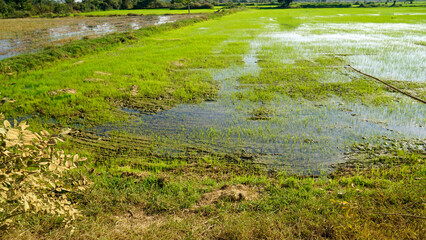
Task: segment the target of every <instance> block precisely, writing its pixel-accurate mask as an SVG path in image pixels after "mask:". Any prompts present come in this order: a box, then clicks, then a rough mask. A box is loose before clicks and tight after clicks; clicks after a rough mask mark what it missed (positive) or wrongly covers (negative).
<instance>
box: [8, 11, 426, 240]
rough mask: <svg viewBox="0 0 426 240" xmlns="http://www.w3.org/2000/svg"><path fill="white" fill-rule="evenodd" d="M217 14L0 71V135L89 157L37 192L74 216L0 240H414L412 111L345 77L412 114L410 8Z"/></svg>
mask: <svg viewBox="0 0 426 240" xmlns="http://www.w3.org/2000/svg"><path fill="white" fill-rule="evenodd" d="M222 14H223V15H222ZM222 14H221V15H203V16H201V17H198V18H197V19H196V18H194V19H186V20H183V21H186V22H182V21H176V22H174V23H166V24H164V25H162V26H163V27H164V28H161V29H160V27H159V28H156V27H154V28H148V29H134V30H132V32H131V33H126V34H123V35H118V34H112V35H107V36H106V37H100V38H98V40H97V42H98V43H102V42H103V41H105V42H107V43H108V41H111V42H113V40H114V41H115V42H114V44H111V45H110V46H107V47H104V48H102V49H100V50H98V51H93V52H90V51H89V52H85V51H82V52H81V54H76V55H70V56H71V57H70V56H68V55H66V54H65V55H66V56H64V57H61V55H60V54H59V55H60V57H58V58H55V55H54V56H51V57H52V59H53V60H51V61H50V60H49V61H46V65H43V66H35V67H28V68H25V70H20V69H18V68H17V67H16V66H27V65H29V66H32V65H30V63H28V62H26V61H30V60H31V59H36V57H35V58H30V56H31V55H22V56H17V57H11V58H8V59H4V60H0V70H2V69H6V70H7V71H4V70H3V72H4V73H2V74H0V92H1V98H2V102H1V105H0V108H1V109H0V110H1V111H0V112H3V113H4V115H5V117H6V119H9V120H12V119H18V121H23V120H26V121H28V123H29V125H30V127H29V129H30V130H32V131H40V130H41V129H47V130H48V131H49V132H51V134H52V136H54V137H55V139H61V140H63V141H64V142H61V143H58V144H57V145H56V146H53V145H52V146H50V147H51V150H52V149H58V150H65V152H67V154H68V152H70V153H78V154H79V156H81V157H87V158H88V159H87V161H85V162H84V163H81V164H80V163H79V165H78V166H76V168H75V169H73V170H71V171H69V172H67V174H65V175H64V176H63V179H64V182H65V183H66V185H67V186H60V188H57V187H54V188H53V189H51V188H47V190H46V191H48V192H50V193H54V194H53V195H55V194H56V195H55V196H64V195H66V196H67V197H68V198H67V199H69V200H70V202H71V203H72V204H73V206H75V207H76V208H77V209H78V210H79V211H80V213H81V215H80V216H78V217H77V218H76V219H73V220H68V219H65V218H64V217H63V216H62V215H59V216H58V215H52V214H50V213H40V212H39V213H34V214H30V213H29V212H28V213H24V214H22V215H17V216H14V217H11V219H12V220H13V221H10V222H12V223H11V225H10V226H13V228H9V229H8V230H7V231H5V234H4V235H1V234H2V232H0V236H2V237H3V236H4V238H5V239H18V238H19V239H64V238H65V239H141V238H142V239H423V238H424V236H425V234H426V232H425V229H426V227H425V221H424V216H425V213H426V212H425V207H424V206H425V205H424V197H425V194H426V193H425V182H424V180H425V173H426V168H425V164H424V163H425V159H426V158H425V153H426V107H425V105H424V103H422V102H421V101H418V100H415V99H413V98H411V97H408V96H406V95H404V94H401V93H400V92H398V91H395V90H393V89H391V88H389V87H387V86H385V85H384V84H382V83H380V82H378V81H376V80H374V79H373V78H371V77H367V76H365V75H363V74H360V73H359V72H357V71H355V70H354V69H358V70H360V71H361V72H364V73H366V74H370V75H372V76H374V77H377V78H379V79H381V80H383V81H384V82H386V83H388V84H390V85H392V86H394V87H396V88H397V89H399V90H400V91H402V92H405V93H406V94H408V95H411V96H415V97H417V98H418V99H420V100H426V79H425V76H426V74H425V73H426V72H425V71H426V70H425V69H426V66H425V65H426V64H425V56H426V49H425V36H426V19H425V18H424V15H425V14H426V9H425V8H418V7H410V8H403V7H398V8H351V9H247V10H244V11H237V12H234V13H232V14H224V13H222ZM153 18H156V19H157V20H159V19H158V18H159V17H155V16H153ZM113 19H120V17H114V18H113ZM123 19H132V18H123ZM128 23H129V22H126V24H124V23H123V26H124V25H125V26H127V27H126V28H128V27H130V28H131V25H128ZM120 24H121V23H120ZM28 26H29V25H28ZM0 27H4V26H0ZM9 27H10V26H9ZM166 27H167V28H166ZM28 28H33V27H28ZM64 28H67V27H64ZM64 32H65V33H67V32H68V30H64ZM111 36H114V37H115V38H113V37H111ZM123 36H125V37H128V38H129V39H130V40H129V41H127V40H126V41H120V39H121V38H124V37H123ZM93 39H95V38H93ZM110 39H113V40H110ZM117 39H118V40H117ZM91 40H92V39H82V40H79V41H76V43H75V45H71V47H70V49H71V50H72V49H74V48H76V49H78V48H84V47H87V46H89V47H91V46H93V45H90V44H88V42H86V41H91ZM89 43H92V42H89ZM2 44H3V45H7V44H8V43H4V42H2ZM52 49H53V50H52V51H53V53H55V51H59V50H58V49H56V48H54V47H53V48H52ZM43 52H44V51H41V53H43ZM47 53H49V54H50V53H51V52H46V54H47ZM34 56H39V55H34ZM40 56H45V55H43V54H41V55H40ZM48 57H50V55H49V56H48ZM28 59H30V60H28ZM26 69H30V70H26ZM11 122H12V121H11ZM14 124H15V125H16V123H14ZM5 126H6V125H5ZM64 156H65V155H64ZM69 156H71V155H69ZM80 182H84V183H86V185H87V186H88V188H87V190H81V191H80V190H79V191H77V190H74V189H72V188H73V187H75V186H77V184H78V183H80ZM68 185H69V189H70V190H67V189H65V187H66V188H68ZM0 190H2V189H0ZM0 193H1V192H0ZM0 200H1V198H0ZM31 204H32V203H31ZM5 216H6V218H7V216H8V215H7V213H5V212H4V211H3V208H0V231H2V225H1V224H2V220H3V219H5ZM3 226H6V225H3Z"/></svg>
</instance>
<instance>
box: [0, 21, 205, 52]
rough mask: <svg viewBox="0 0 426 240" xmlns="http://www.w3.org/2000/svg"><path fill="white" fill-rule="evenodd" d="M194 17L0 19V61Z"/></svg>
mask: <svg viewBox="0 0 426 240" xmlns="http://www.w3.org/2000/svg"><path fill="white" fill-rule="evenodd" d="M197 16H198V15H167V16H131V17H130V16H120V17H91V18H89V17H67V18H54V19H46V18H39V19H33V18H31V19H27V18H24V19H0V60H1V59H5V58H9V57H13V56H16V55H19V54H23V53H30V52H35V51H38V50H40V49H43V48H45V47H48V46H52V45H58V44H61V43H64V42H67V41H71V40H76V39H81V38H83V37H98V36H103V35H106V34H109V33H113V32H125V31H130V30H137V29H140V28H144V27H149V26H153V25H161V24H165V23H170V22H175V21H177V20H182V19H186V18H194V17H197Z"/></svg>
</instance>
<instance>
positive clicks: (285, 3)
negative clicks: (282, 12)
mask: <svg viewBox="0 0 426 240" xmlns="http://www.w3.org/2000/svg"><path fill="white" fill-rule="evenodd" d="M278 2H279V3H280V7H281V8H288V7H290V3H292V2H293V0H278Z"/></svg>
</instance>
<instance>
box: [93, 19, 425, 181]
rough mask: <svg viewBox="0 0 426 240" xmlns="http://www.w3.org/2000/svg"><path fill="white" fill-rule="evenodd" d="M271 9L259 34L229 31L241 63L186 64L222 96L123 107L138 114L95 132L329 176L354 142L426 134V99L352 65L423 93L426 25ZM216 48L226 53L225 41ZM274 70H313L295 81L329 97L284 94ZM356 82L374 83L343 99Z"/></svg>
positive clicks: (175, 150)
mask: <svg viewBox="0 0 426 240" xmlns="http://www.w3.org/2000/svg"><path fill="white" fill-rule="evenodd" d="M264 13H265V15H268V17H265V16H258V18H256V21H257V23H258V24H260V26H259V28H258V29H256V31H255V32H256V33H255V34H253V35H254V36H250V37H248V36H246V37H238V38H235V37H231V38H230V39H228V40H227V41H226V42H224V43H223V46H227V45H229V44H235V43H244V44H246V45H247V48H248V49H247V50H246V53H245V54H242V55H241V61H240V62H239V63H237V64H235V65H234V66H230V67H228V68H224V69H215V68H207V69H205V68H204V69H188V70H187V71H203V72H206V73H208V74H209V75H210V76H211V78H212V79H213V80H214V81H215V82H218V83H219V89H220V90H219V93H218V96H217V97H216V99H215V100H214V101H208V102H203V103H200V104H196V105H193V104H190V105H188V104H184V105H178V106H176V107H173V108H172V109H170V110H166V111H162V112H159V113H156V114H152V115H146V114H139V115H138V111H134V110H130V109H127V108H124V109H123V112H124V113H129V114H131V115H134V114H136V116H137V117H134V118H132V119H133V120H132V121H130V122H126V123H125V124H124V125H125V126H123V127H120V126H119V124H118V125H117V124H116V123H114V124H113V125H106V126H102V127H97V128H96V130H97V131H99V132H101V133H102V134H107V132H108V131H110V130H111V129H112V130H114V131H115V130H119V131H122V130H124V131H127V132H129V133H132V134H142V135H147V136H150V137H152V138H155V139H158V142H168V143H169V144H167V147H161V145H159V147H158V149H157V150H158V152H159V153H162V154H164V153H165V154H172V155H173V154H179V153H181V154H182V153H184V152H185V147H184V146H187V145H195V146H199V147H203V148H206V149H212V150H214V151H217V152H225V153H229V154H232V153H239V152H242V153H244V154H246V155H250V156H251V157H252V158H255V159H256V161H258V162H261V163H262V164H266V165H267V166H268V167H272V168H275V167H278V168H280V169H285V170H286V171H289V172H293V173H305V174H308V173H311V174H320V173H321V172H328V170H329V167H330V165H332V164H335V163H338V162H343V161H345V153H347V152H348V151H349V150H350V146H352V145H354V144H356V143H371V144H374V143H378V142H379V143H383V142H385V141H386V139H410V138H417V139H425V137H426V129H425V126H426V115H425V114H426V108H425V106H424V104H422V103H419V102H416V101H414V100H412V99H410V98H408V97H405V96H403V95H400V94H398V93H392V92H388V91H387V90H383V87H382V86H380V84H378V83H375V82H374V80H373V79H368V78H364V77H363V76H361V75H359V74H358V73H356V72H354V71H353V70H351V69H349V68H347V67H346V65H348V64H351V65H352V66H353V67H355V68H357V69H360V70H361V71H363V72H366V73H369V74H372V75H374V76H377V77H379V78H382V79H384V80H388V81H398V83H399V84H402V85H403V84H404V82H416V83H419V86H420V87H418V89H413V90H415V93H416V94H420V96H421V97H423V98H424V97H425V93H426V92H425V88H424V86H426V79H425V76H426V58H425V57H424V56H426V49H425V48H424V46H423V45H422V41H423V40H424V39H425V36H426V35H425V34H426V24H424V23H393V24H392V23H385V22H383V23H354V22H352V23H326V22H314V23H300V22H298V23H297V24H294V25H291V27H290V28H289V27H288V26H287V25H285V24H287V22H280V18H281V17H282V15H281V14H280V12H278V11H277V12H274V11H269V12H268V11H265V12H264ZM401 14H403V13H401ZM411 14H414V15H418V14H423V13H415V12H413V13H411ZM379 15H380V14H379ZM379 15H377V16H379ZM338 16H341V15H336V16H333V17H335V18H337V17H338ZM372 16H376V15H372ZM315 17H316V16H313V18H315ZM289 19H290V18H288V17H287V18H286V21H289ZM290 22H291V20H290ZM282 25H284V27H282ZM198 30H199V31H200V32H201V31H203V30H204V29H203V28H199V29H198ZM247 30H248V29H245V31H247ZM215 51H216V53H215V54H216V55H217V56H220V57H221V58H227V57H228V53H223V52H221V48H220V47H219V48H216V49H215ZM282 67H284V69H283V70H281V69H280V68H282ZM312 69H314V70H312ZM271 70H272V71H273V74H279V73H280V71H282V72H284V71H286V70H287V71H292V72H295V73H296V74H297V72H298V71H307V72H310V73H311V77H310V79H309V77H307V78H308V79H303V78H302V79H297V82H296V83H295V84H296V85H295V86H300V85H301V86H304V85H305V83H304V82H303V81H304V80H305V81H316V82H318V84H322V85H324V86H325V87H326V88H327V86H329V88H330V90H327V89H326V90H325V91H326V92H325V93H323V92H318V94H319V95H320V94H325V95H326V96H323V97H312V96H310V95H306V96H304V95H303V93H302V94H300V95H298V96H297V97H291V95H290V96H288V95H286V94H285V93H284V94H282V93H283V92H282V89H280V88H286V87H295V86H286V84H284V83H282V82H283V81H286V79H285V78H286V77H287V75H288V74H287V73H282V76H279V75H270V73H269V72H270V71H271ZM301 75H304V74H303V73H302V74H301ZM292 77H295V78H297V76H292ZM283 78H284V79H283ZM355 81H363V82H365V83H366V84H368V85H369V86H361V88H363V90H365V91H369V93H368V94H366V95H365V96H353V95H352V94H353V93H350V92H349V93H348V95H350V96H342V92H339V91H335V90H333V87H341V88H342V91H352V89H350V88H351V87H352V86H349V89H345V88H346V87H348V85H351V84H352V83H353V82H355ZM280 84H281V86H280ZM305 86H306V87H307V88H309V87H311V86H310V85H309V84H307V85H305ZM312 87H313V88H316V86H312ZM364 88H365V89H364ZM417 90H418V91H417ZM284 91H287V90H284ZM312 91H315V90H314V89H312ZM353 91H354V92H357V90H353ZM308 94H314V95H315V94H316V93H315V92H312V93H308ZM376 94H377V95H376ZM374 95H376V96H374ZM306 98H310V99H306ZM384 139H385V140H384ZM173 143H174V144H173ZM182 143H184V145H182ZM170 146H175V147H170ZM179 146H181V148H180V147H179ZM423 147H424V146H423Z"/></svg>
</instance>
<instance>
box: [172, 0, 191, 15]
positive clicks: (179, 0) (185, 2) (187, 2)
mask: <svg viewBox="0 0 426 240" xmlns="http://www.w3.org/2000/svg"><path fill="white" fill-rule="evenodd" d="M173 2H174V3H182V4H183V5H185V6H188V14H189V13H191V3H193V2H195V0H177V1H173Z"/></svg>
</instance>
